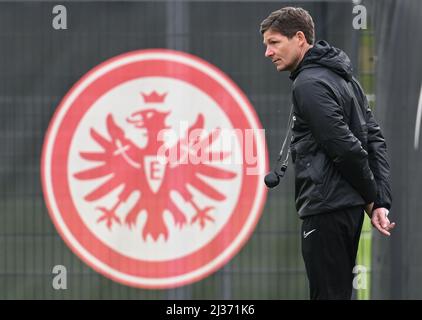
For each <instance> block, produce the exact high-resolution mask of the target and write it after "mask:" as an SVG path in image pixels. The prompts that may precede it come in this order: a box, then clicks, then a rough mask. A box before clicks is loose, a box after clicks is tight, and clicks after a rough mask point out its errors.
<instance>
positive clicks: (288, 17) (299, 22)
mask: <svg viewBox="0 0 422 320" xmlns="http://www.w3.org/2000/svg"><path fill="white" fill-rule="evenodd" d="M269 29H271V30H273V31H278V32H280V33H281V34H282V35H283V36H285V37H287V38H289V39H291V38H292V37H293V36H294V35H295V34H296V33H297V32H298V31H302V32H303V34H304V35H305V38H306V41H307V42H308V43H309V44H310V45H313V44H314V41H315V26H314V21H313V20H312V17H311V15H310V14H309V12H308V11H306V10H305V9H302V8H294V7H285V8H281V9H280V10H276V11H274V12H272V13H271V14H270V15H269V16H268V17H267V18H265V19H264V20H263V21H262V22H261V25H260V32H261V34H264V32H265V31H267V30H269Z"/></svg>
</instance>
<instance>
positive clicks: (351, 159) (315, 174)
mask: <svg viewBox="0 0 422 320" xmlns="http://www.w3.org/2000/svg"><path fill="white" fill-rule="evenodd" d="M260 31H261V34H262V35H263V38H264V45H265V46H266V52H265V56H266V57H268V58H269V59H271V61H272V62H273V63H274V64H275V66H276V68H277V71H279V72H281V71H290V79H291V80H292V81H293V94H292V100H293V119H292V120H293V128H292V134H293V137H292V141H291V145H290V152H291V155H292V160H293V163H294V165H295V195H296V208H297V211H298V213H299V216H300V218H301V219H303V223H302V255H303V258H304V262H305V267H306V272H307V275H308V279H309V286H310V297H311V299H350V298H351V295H352V282H353V268H354V266H355V260H356V254H357V250H358V244H359V237H360V232H361V229H362V223H363V218H364V210H365V211H366V212H367V214H368V215H369V216H370V218H371V222H372V225H373V226H374V227H375V228H376V229H377V230H378V231H380V232H381V233H382V234H384V235H387V236H389V235H390V231H391V229H393V228H394V225H395V224H394V223H390V221H389V219H388V217H387V215H388V212H389V210H390V207H391V200H392V199H391V190H390V182H389V170H390V169H389V164H388V162H387V148H386V143H385V140H384V137H383V135H382V133H381V130H380V127H379V125H378V124H377V123H376V121H375V119H374V117H373V115H372V112H371V109H370V108H369V106H368V102H367V100H366V96H365V94H364V92H363V90H362V88H361V87H360V85H359V83H358V82H357V80H356V79H354V78H353V76H352V67H351V63H350V60H349V58H348V57H347V55H346V54H345V53H344V52H343V51H341V50H339V49H337V48H334V47H332V46H330V45H329V44H328V43H327V42H325V41H318V42H317V43H315V44H314V37H315V33H314V23H313V20H312V17H311V16H310V15H309V13H308V12H307V11H306V10H304V9H302V8H293V7H286V8H282V9H280V10H277V11H274V12H273V13H271V14H270V15H269V16H268V17H267V18H266V19H265V20H264V21H263V22H262V23H261V26H260Z"/></svg>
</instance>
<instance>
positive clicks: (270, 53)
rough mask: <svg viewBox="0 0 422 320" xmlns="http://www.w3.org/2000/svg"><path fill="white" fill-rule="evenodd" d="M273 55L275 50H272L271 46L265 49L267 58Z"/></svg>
mask: <svg viewBox="0 0 422 320" xmlns="http://www.w3.org/2000/svg"><path fill="white" fill-rule="evenodd" d="M272 55H274V51H272V50H271V49H270V48H269V47H267V50H265V56H266V57H267V58H269V57H271V56H272Z"/></svg>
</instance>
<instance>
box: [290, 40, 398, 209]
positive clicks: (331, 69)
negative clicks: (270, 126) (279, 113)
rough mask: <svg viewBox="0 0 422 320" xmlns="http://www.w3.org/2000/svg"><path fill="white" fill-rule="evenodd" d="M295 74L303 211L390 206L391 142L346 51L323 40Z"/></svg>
mask: <svg viewBox="0 0 422 320" xmlns="http://www.w3.org/2000/svg"><path fill="white" fill-rule="evenodd" d="M290 78H291V79H292V80H293V96H292V100H293V128H292V134H293V137H292V142H291V145H290V151H291V155H292V160H293V163H294V165H295V195H296V208H297V211H298V213H299V215H300V217H304V216H308V215H314V214H319V213H325V212H329V211H334V210H338V209H341V208H346V207H353V206H359V205H365V204H367V203H371V202H375V204H374V209H375V208H378V207H385V208H387V209H390V207H391V200H392V199H391V190H390V183H389V171H390V168H389V164H388V161H387V147H386V143H385V140H384V137H383V135H382V133H381V130H380V127H379V125H378V124H377V122H376V121H375V119H374V117H373V115H372V112H371V109H370V108H369V105H368V101H367V99H366V96H365V94H364V92H363V90H362V88H361V87H360V85H359V83H358V82H357V81H356V80H355V79H354V78H353V77H352V67H351V63H350V60H349V58H348V57H347V55H346V54H345V53H344V52H343V51H341V50H339V49H337V48H334V47H331V46H330V45H329V44H328V43H327V42H325V41H319V42H317V43H316V44H315V45H314V47H313V48H311V49H309V50H308V51H307V53H306V54H305V56H304V58H303V60H302V61H301V63H300V64H299V66H298V67H297V68H296V70H295V71H294V72H292V73H291V75H290ZM348 82H350V83H351V84H352V89H353V92H354V95H355V97H356V100H357V103H354V100H353V97H352V94H351V91H350V87H349V85H348ZM356 100H355V101H356ZM355 104H358V106H356V105H355ZM357 108H361V113H360V117H359V112H358V111H359V110H358V109H357ZM362 119H363V121H362Z"/></svg>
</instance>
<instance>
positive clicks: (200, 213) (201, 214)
mask: <svg viewBox="0 0 422 320" xmlns="http://www.w3.org/2000/svg"><path fill="white" fill-rule="evenodd" d="M213 209H215V208H214V207H205V208H204V209H199V210H197V212H196V215H195V216H194V217H193V218H192V220H191V224H194V223H195V222H197V221H198V222H199V225H200V226H201V229H203V228H204V227H205V224H206V221H207V220H209V221H211V222H214V218H213V217H212V216H210V215H208V214H207V212H208V211H210V210H213Z"/></svg>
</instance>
